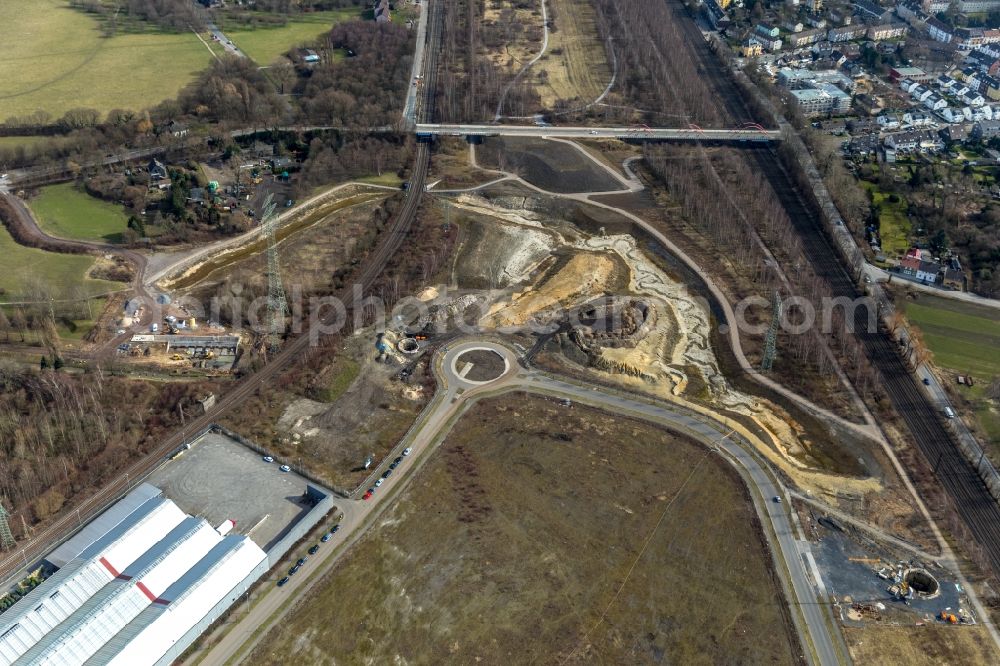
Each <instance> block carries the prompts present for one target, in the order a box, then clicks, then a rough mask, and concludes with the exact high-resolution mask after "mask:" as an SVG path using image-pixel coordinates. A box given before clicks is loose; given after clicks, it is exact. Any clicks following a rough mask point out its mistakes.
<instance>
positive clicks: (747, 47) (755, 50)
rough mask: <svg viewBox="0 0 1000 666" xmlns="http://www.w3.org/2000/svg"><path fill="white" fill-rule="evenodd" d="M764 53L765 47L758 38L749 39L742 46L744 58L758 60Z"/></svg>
mask: <svg viewBox="0 0 1000 666" xmlns="http://www.w3.org/2000/svg"><path fill="white" fill-rule="evenodd" d="M763 52H764V45H763V44H762V43H761V41H760V40H759V39H757V38H756V37H747V38H746V39H744V40H743V43H742V44H740V55H742V56H743V57H744V58H756V57H758V56H760V55H761V54H762V53H763Z"/></svg>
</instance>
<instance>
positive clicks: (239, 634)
mask: <svg viewBox="0 0 1000 666" xmlns="http://www.w3.org/2000/svg"><path fill="white" fill-rule="evenodd" d="M473 348H487V349H492V350H494V351H496V352H497V353H498V354H500V355H501V356H503V357H504V358H505V359H506V361H507V363H506V369H505V371H504V373H503V374H502V375H501V376H500V377H498V378H497V379H495V380H493V381H489V382H485V383H484V382H473V381H469V380H466V379H465V378H464V375H465V374H467V368H465V367H464V363H461V362H458V363H456V358H457V357H458V356H459V355H460V354H461V353H462V352H464V351H468V350H470V349H473ZM434 370H435V373H436V374H437V375H438V380H439V381H438V392H437V393H436V394H435V396H434V398H433V400H432V401H431V403H430V404H429V405H428V406H427V408H426V409H425V410H424V412H423V413H422V414H421V416H420V417H419V419H418V421H417V422H416V423H415V424H414V426H413V427H412V428H411V429H410V431H409V432H408V433H407V435H406V437H404V438H403V441H402V442H401V443H400V444H399V445H398V447H397V449H396V450H395V451H394V452H393V453H391V454H390V455H388V456H387V457H386V461H384V463H383V465H382V466H380V467H378V468H376V469H375V471H374V472H373V474H372V477H371V480H374V479H375V478H378V477H379V476H380V475H381V474H382V472H383V471H384V469H385V467H384V465H385V464H388V462H389V461H391V460H392V459H393V458H394V457H396V456H398V455H400V452H401V451H402V450H403V449H404V448H405V447H410V448H411V449H412V454H411V455H410V456H408V457H406V458H404V462H403V464H402V465H401V466H400V467H398V468H397V469H396V471H395V473H394V474H393V475H392V476H391V477H389V478H388V479H386V480H385V481H384V482H383V484H382V486H381V487H380V488H378V490H377V491H376V492H375V494H374V495H373V496H372V498H371V499H369V500H361V499H349V500H343V501H341V502H340V503H339V504H338V507H340V508H341V509H342V510H343V511H344V519H343V522H342V527H341V530H340V532H339V533H338V535H337V537H336V538H338V539H339V541H337V542H336V543H335V542H333V541H331V543H330V544H327V545H340V546H342V547H339V548H336V549H335V550H334V549H333V548H330V549H323V548H322V547H321V551H320V553H319V554H318V556H317V558H314V559H313V560H312V561H310V562H309V563H307V565H306V567H304V568H303V570H302V571H300V572H299V574H298V575H297V577H293V579H292V580H290V581H289V583H287V584H286V585H285V586H283V587H280V588H279V587H276V586H274V585H273V584H272V583H270V582H265V583H264V585H265V586H268V587H265V588H264V589H263V590H262V591H261V594H263V598H262V599H261V600H260V601H258V602H257V603H256V605H255V606H254V607H253V608H252V609H250V611H249V612H248V613H247V614H246V615H244V616H242V617H240V618H239V619H238V620H237V621H236V623H235V625H229V626H227V627H224V629H226V631H225V632H222V631H218V632H217V634H219V635H220V636H216V637H213V638H218V641H219V642H218V643H217V644H215V645H214V646H213V647H212V648H211V649H210V650H208V651H207V652H203V653H197V654H195V655H192V657H191V658H190V659H188V660H187V663H195V662H197V663H198V664H199V665H204V666H223V665H224V664H226V663H229V662H230V661H232V663H238V662H239V661H241V660H245V658H246V655H248V654H249V653H250V652H251V651H252V650H253V648H255V647H256V646H257V644H258V643H259V641H260V640H261V639H262V638H263V637H264V636H265V635H266V634H267V632H268V631H269V630H270V629H271V628H273V627H274V626H276V625H277V624H280V623H281V622H282V621H283V620H284V616H285V614H286V613H287V612H288V611H289V610H290V609H291V608H292V607H293V605H294V603H293V602H294V601H295V600H296V599H297V598H299V597H301V596H302V595H304V594H305V593H306V592H307V591H308V590H309V589H310V588H312V587H313V586H314V585H316V584H317V583H319V582H320V581H322V580H324V578H325V575H326V574H327V572H329V571H330V570H331V569H332V568H333V567H334V566H335V565H336V564H337V562H338V561H339V560H340V559H341V557H342V556H343V555H344V554H345V553H346V552H347V550H348V547H349V546H350V545H351V544H353V543H355V542H356V541H357V540H358V539H359V538H361V536H362V535H363V534H364V532H365V530H366V529H368V528H369V527H371V525H373V524H374V522H375V519H376V518H377V517H378V515H379V514H381V512H382V511H384V510H385V509H386V508H387V507H388V506H390V505H391V503H392V502H393V500H394V499H395V498H396V497H397V496H398V495H399V494H400V493H401V492H402V490H403V489H404V488H405V487H406V485H407V484H408V483H409V482H410V481H411V480H412V479H413V478H414V476H415V475H414V472H416V471H417V470H418V469H419V468H420V467H421V466H422V465H423V464H424V462H425V461H426V460H427V459H428V458H429V457H430V454H431V453H432V452H433V451H434V449H435V448H436V447H437V445H438V444H439V443H440V442H441V441H442V440H443V439H444V436H445V435H446V434H447V432H448V431H449V430H450V429H451V427H452V426H453V425H454V424H455V422H456V421H457V420H458V417H459V416H460V415H461V414H462V413H463V412H464V411H465V410H466V409H467V408H469V407H471V406H472V404H474V403H475V401H476V399H478V398H479V397H482V396H484V395H493V394H496V393H502V392H508V391H528V392H534V393H541V394H544V395H549V396H553V397H557V398H566V399H570V400H572V401H575V402H578V403H581V404H587V405H591V406H594V407H597V408H600V409H604V410H607V411H610V412H613V413H616V414H623V415H628V416H633V417H636V418H640V419H643V420H646V421H651V422H653V423H657V424H659V425H662V426H664V427H666V428H668V429H670V430H673V431H675V432H680V433H682V434H684V435H687V436H689V437H691V438H693V439H695V440H697V441H699V442H701V443H702V444H704V445H706V446H709V447H712V448H713V449H715V450H717V451H718V452H719V453H720V454H721V455H723V456H724V457H725V458H726V460H727V461H729V462H730V463H731V464H733V465H734V466H735V467H736V468H737V469H738V470H739V471H740V473H741V475H742V476H743V478H744V479H745V481H746V482H747V483H748V485H749V486H750V487H751V490H752V492H751V496H752V497H753V501H754V506H755V508H756V510H757V512H758V515H759V517H760V519H761V522H762V524H764V525H765V526H767V527H768V529H765V536H767V538H768V539H769V540H770V541H771V544H772V548H773V547H774V546H777V548H773V550H772V552H773V554H774V557H775V564H776V567H775V568H776V570H777V572H778V574H779V576H780V577H781V578H782V580H783V581H784V584H785V587H786V596H787V597H788V598H787V601H788V603H789V605H790V610H791V615H792V617H793V618H794V619H795V623H796V628H797V629H798V631H799V635H800V638H801V641H802V644H803V650H804V652H805V654H806V655H807V658H808V659H809V661H810V662H812V663H818V664H821V665H822V666H827V665H833V664H841V663H846V662H848V661H849V657H848V653H847V650H846V646H844V644H843V641H842V639H841V638H840V637H839V635H835V634H834V633H833V632H832V631H831V628H832V626H833V624H832V623H833V620H832V616H831V615H830V610H829V607H828V606H827V605H826V604H824V603H821V602H819V601H818V599H817V587H816V586H815V585H814V583H813V581H811V580H810V573H809V572H810V570H811V568H812V567H811V566H810V562H809V560H808V559H807V558H809V557H810V556H809V555H807V554H806V553H807V552H808V548H807V547H804V546H805V544H804V543H803V542H802V541H799V540H798V539H796V537H795V531H794V527H793V525H792V519H791V516H790V513H789V510H788V504H787V503H780V504H779V503H776V502H774V501H772V499H771V498H773V497H775V496H781V497H784V496H785V490H784V488H782V487H781V486H780V484H779V483H778V482H777V480H776V479H775V478H774V477H773V476H772V475H771V474H770V472H769V471H768V470H767V469H766V468H765V467H764V466H763V465H762V464H761V463H760V462H759V461H758V460H757V458H756V457H755V456H754V455H753V454H752V453H751V451H752V447H751V446H750V445H749V444H748V443H746V442H741V440H740V438H739V436H738V435H736V434H734V433H732V432H731V431H730V430H729V429H728V428H727V427H726V426H725V425H724V424H722V423H720V422H713V421H711V420H709V419H708V418H707V417H705V416H703V415H695V414H694V413H692V412H688V411H687V410H685V409H683V408H682V407H680V406H675V405H671V404H669V403H665V402H658V403H652V402H643V401H640V400H636V399H633V398H629V397H627V396H625V395H617V394H614V393H610V392H604V391H600V390H598V389H597V388H593V387H585V386H578V385H576V384H572V383H570V382H566V381H562V380H559V379H556V378H553V377H551V376H548V375H544V374H541V373H539V372H536V371H532V370H527V369H525V368H523V367H522V366H520V365H519V364H518V359H517V356H516V355H515V353H514V352H513V351H512V350H510V349H508V348H507V347H504V346H502V345H499V344H496V343H492V342H485V341H464V342H459V343H455V344H452V345H450V346H449V347H447V348H446V349H445V350H443V352H442V353H441V354H439V355H438V356H437V357H436V359H435V362H434ZM369 485H370V483H366V484H364V485H363V486H362V488H365V487H367V486H369ZM287 564H288V565H289V566H290V564H291V562H289V563H287ZM786 574H787V575H786ZM280 575H284V573H283V572H281V573H279V574H277V575H276V576H280ZM206 642H209V643H210V642H211V640H209V641H206ZM810 646H812V650H810ZM811 655H814V657H811ZM237 657H238V658H237Z"/></svg>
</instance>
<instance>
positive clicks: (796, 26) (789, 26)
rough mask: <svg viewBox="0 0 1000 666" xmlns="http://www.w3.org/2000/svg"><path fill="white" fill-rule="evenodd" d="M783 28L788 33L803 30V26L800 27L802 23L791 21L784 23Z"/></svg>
mask: <svg viewBox="0 0 1000 666" xmlns="http://www.w3.org/2000/svg"><path fill="white" fill-rule="evenodd" d="M784 28H785V30H787V31H788V32H802V31H803V30H804V29H805V26H804V25H802V21H795V20H791V21H785V25H784Z"/></svg>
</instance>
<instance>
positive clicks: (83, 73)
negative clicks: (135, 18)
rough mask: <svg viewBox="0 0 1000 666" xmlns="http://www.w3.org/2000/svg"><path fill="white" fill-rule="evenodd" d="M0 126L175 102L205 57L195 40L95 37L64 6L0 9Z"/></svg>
mask: <svg viewBox="0 0 1000 666" xmlns="http://www.w3.org/2000/svg"><path fill="white" fill-rule="evenodd" d="M0 25H2V26H4V30H3V34H4V38H3V39H2V40H0V56H2V57H0V121H2V120H4V119H6V118H9V117H11V116H19V115H27V114H30V113H33V112H35V111H38V110H43V111H46V112H48V113H49V114H50V115H51V116H52V118H54V119H55V118H59V117H60V116H62V115H63V114H64V113H65V112H66V111H68V110H69V109H73V108H81V107H82V108H92V109H97V110H98V111H101V112H106V111H109V110H111V109H118V108H120V109H133V110H139V109H144V108H148V107H150V106H153V105H155V104H157V103H159V102H161V101H162V100H165V99H168V98H172V97H176V95H177V93H178V91H180V89H181V88H183V87H184V86H185V85H187V84H188V83H190V82H191V81H192V80H193V79H194V77H195V75H196V74H197V73H198V72H200V71H201V70H203V69H204V68H205V67H206V66H207V65H208V62H209V59H210V58H211V57H212V54H211V53H210V51H209V50H208V49H207V48H206V47H205V45H204V44H202V42H201V41H200V40H199V38H198V36H197V35H195V34H194V33H191V32H187V33H178V34H169V33H156V32H150V33H145V34H120V35H117V36H115V37H110V38H104V37H102V36H101V33H100V27H99V24H98V21H97V20H96V19H95V18H93V17H92V16H90V15H88V14H85V13H83V12H80V11H76V10H73V9H70V8H69V7H68V5H67V3H66V2H64V1H63V0H34V2H21V1H6V2H0Z"/></svg>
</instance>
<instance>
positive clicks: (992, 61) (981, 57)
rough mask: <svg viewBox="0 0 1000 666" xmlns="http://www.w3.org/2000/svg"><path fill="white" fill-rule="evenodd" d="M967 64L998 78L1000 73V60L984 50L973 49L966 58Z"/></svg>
mask: <svg viewBox="0 0 1000 666" xmlns="http://www.w3.org/2000/svg"><path fill="white" fill-rule="evenodd" d="M965 64H967V65H969V66H971V67H975V68H976V69H977V70H979V71H980V72H983V73H985V74H989V75H990V76H996V75H997V74H998V73H1000V58H997V57H996V56H994V55H991V54H990V53H987V52H986V51H985V50H983V49H982V48H977V49H973V50H972V51H970V52H969V54H968V55H967V56H965Z"/></svg>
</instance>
